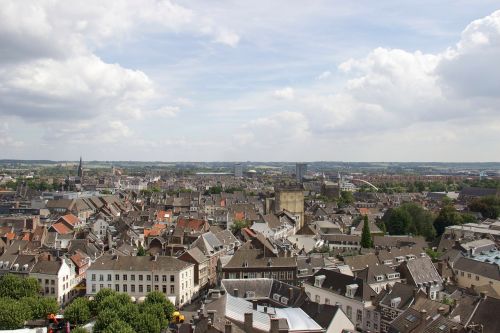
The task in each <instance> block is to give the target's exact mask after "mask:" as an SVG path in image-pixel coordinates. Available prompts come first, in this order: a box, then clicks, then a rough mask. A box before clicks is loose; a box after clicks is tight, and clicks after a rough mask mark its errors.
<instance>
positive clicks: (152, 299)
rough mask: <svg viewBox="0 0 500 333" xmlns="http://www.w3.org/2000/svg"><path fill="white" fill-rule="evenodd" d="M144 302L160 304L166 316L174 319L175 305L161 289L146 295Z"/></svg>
mask: <svg viewBox="0 0 500 333" xmlns="http://www.w3.org/2000/svg"><path fill="white" fill-rule="evenodd" d="M144 304H158V305H160V306H161V307H162V309H163V312H164V313H165V317H166V318H167V319H168V320H172V314H173V313H174V311H175V306H174V305H173V304H172V302H170V300H169V299H167V298H166V297H165V295H164V294H163V293H161V292H159V291H152V292H150V293H149V294H148V295H147V296H146V300H145V301H144Z"/></svg>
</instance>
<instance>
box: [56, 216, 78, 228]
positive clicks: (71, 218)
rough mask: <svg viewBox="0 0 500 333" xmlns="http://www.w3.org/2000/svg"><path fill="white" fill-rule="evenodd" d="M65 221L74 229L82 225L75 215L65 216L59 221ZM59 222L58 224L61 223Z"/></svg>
mask: <svg viewBox="0 0 500 333" xmlns="http://www.w3.org/2000/svg"><path fill="white" fill-rule="evenodd" d="M61 219H63V220H64V221H66V222H67V223H68V224H69V225H72V226H73V227H74V226H75V225H77V224H79V223H80V220H79V219H78V217H76V216H75V215H73V214H66V215H63V216H61V217H60V218H59V220H61ZM59 220H58V222H59Z"/></svg>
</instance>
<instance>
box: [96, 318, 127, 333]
mask: <svg viewBox="0 0 500 333" xmlns="http://www.w3.org/2000/svg"><path fill="white" fill-rule="evenodd" d="M102 332H103V333H135V331H134V329H133V328H132V326H130V325H129V324H127V323H126V322H124V321H122V320H117V321H114V322H112V323H111V324H109V325H108V327H106V328H105V329H104V330H103V331H102Z"/></svg>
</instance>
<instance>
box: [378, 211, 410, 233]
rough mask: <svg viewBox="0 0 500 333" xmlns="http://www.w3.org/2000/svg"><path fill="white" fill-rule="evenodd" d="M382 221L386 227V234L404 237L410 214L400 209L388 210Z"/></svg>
mask: <svg viewBox="0 0 500 333" xmlns="http://www.w3.org/2000/svg"><path fill="white" fill-rule="evenodd" d="M382 221H383V222H384V224H385V225H386V227H387V232H388V233H389V234H391V235H406V234H407V230H408V226H409V225H410V223H411V216H410V214H409V213H408V212H407V211H406V210H404V209H401V208H393V209H389V210H388V211H387V212H386V213H385V214H384V216H383V217H382Z"/></svg>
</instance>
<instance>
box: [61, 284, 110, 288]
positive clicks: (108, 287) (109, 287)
mask: <svg viewBox="0 0 500 333" xmlns="http://www.w3.org/2000/svg"><path fill="white" fill-rule="evenodd" d="M66 288H67V287H66ZM108 289H111V283H108Z"/></svg>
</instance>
